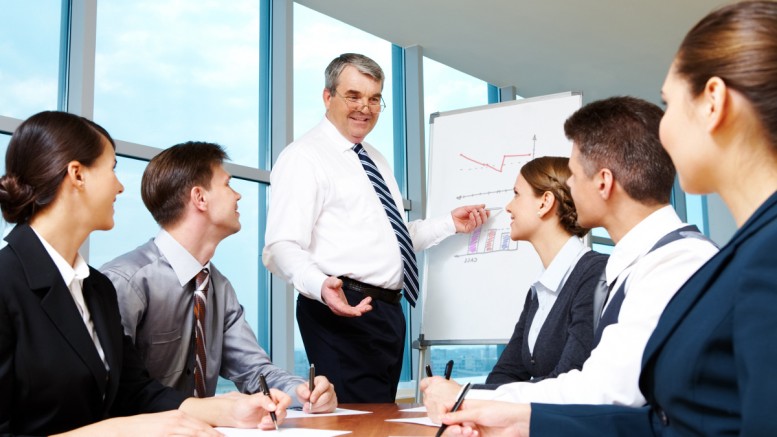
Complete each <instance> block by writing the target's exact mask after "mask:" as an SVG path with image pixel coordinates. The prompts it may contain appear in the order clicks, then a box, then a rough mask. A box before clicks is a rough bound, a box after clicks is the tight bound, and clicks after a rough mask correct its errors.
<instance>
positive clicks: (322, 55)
mask: <svg viewBox="0 0 777 437" xmlns="http://www.w3.org/2000/svg"><path fill="white" fill-rule="evenodd" d="M349 52H350V53H361V54H364V55H366V56H369V57H370V58H372V59H373V60H374V61H375V62H377V63H378V64H379V65H380V66H381V68H382V69H383V74H384V75H385V78H386V79H385V81H384V83H383V100H385V102H386V105H387V108H386V109H385V110H384V111H383V112H382V113H381V115H380V119H379V120H378V123H377V124H376V125H375V129H373V131H372V132H371V133H370V134H369V135H368V136H367V142H369V143H370V144H372V145H373V146H374V147H375V148H377V149H378V150H379V151H380V153H382V154H383V156H384V157H385V158H386V159H387V160H388V162H389V164H390V165H391V166H392V168H393V166H394V134H393V129H394V127H393V125H394V123H393V120H392V110H391V108H392V106H391V105H392V103H393V102H392V92H391V90H392V80H391V65H392V64H391V43H389V42H388V41H385V40H382V39H380V38H377V37H375V36H373V35H370V34H368V33H365V32H362V31H361V30H358V29H356V28H354V27H351V26H349V25H347V24H345V23H342V22H341V21H337V20H335V19H333V18H331V17H328V16H326V15H323V14H320V13H318V12H315V11H313V10H311V9H309V8H306V7H304V6H301V5H299V4H297V3H295V4H294V138H298V137H300V136H301V135H303V134H304V133H305V132H307V131H308V130H310V129H312V128H313V127H314V126H316V125H317V124H318V123H319V122H320V121H321V119H322V117H323V116H324V112H325V107H324V101H323V90H324V70H325V69H326V67H327V65H329V62H331V61H332V59H334V58H335V57H337V56H338V55H340V54H342V53H349ZM295 302H296V294H295ZM308 367H309V365H308V360H307V356H306V355H305V349H304V346H303V344H302V338H301V337H300V335H299V327H298V326H297V323H296V320H295V323H294V373H295V374H297V375H300V376H303V377H306V376H307V372H308Z"/></svg>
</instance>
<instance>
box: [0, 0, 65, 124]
mask: <svg viewBox="0 0 777 437" xmlns="http://www.w3.org/2000/svg"><path fill="white" fill-rule="evenodd" d="M61 5H62V1H61V0H28V1H4V2H2V7H0V9H1V10H2V11H3V12H2V17H3V24H2V25H0V59H2V62H0V83H2V86H0V115H4V116H6V117H14V118H21V119H25V118H27V117H29V116H30V115H32V114H35V113H37V112H40V111H43V110H53V109H57V81H58V72H59V34H60V14H61Z"/></svg>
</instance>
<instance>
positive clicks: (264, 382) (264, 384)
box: [259, 373, 278, 431]
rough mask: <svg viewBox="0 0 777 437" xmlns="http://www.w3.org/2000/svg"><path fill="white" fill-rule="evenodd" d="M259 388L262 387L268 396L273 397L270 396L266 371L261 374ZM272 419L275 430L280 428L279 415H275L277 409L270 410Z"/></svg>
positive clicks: (263, 392)
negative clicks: (265, 377) (265, 375)
mask: <svg viewBox="0 0 777 437" xmlns="http://www.w3.org/2000/svg"><path fill="white" fill-rule="evenodd" d="M259 388H261V389H262V394H264V395H265V396H267V397H268V398H270V399H272V398H271V397H270V389H269V388H267V380H266V379H264V373H260V374H259ZM270 419H272V423H273V425H275V430H276V431H277V430H278V416H276V415H275V411H270Z"/></svg>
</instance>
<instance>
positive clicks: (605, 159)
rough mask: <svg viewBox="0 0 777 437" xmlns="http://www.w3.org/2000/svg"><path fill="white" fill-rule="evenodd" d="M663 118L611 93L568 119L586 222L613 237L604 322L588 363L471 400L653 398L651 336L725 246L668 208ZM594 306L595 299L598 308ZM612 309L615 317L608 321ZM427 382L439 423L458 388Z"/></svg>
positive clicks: (575, 186) (627, 401) (635, 402)
mask: <svg viewBox="0 0 777 437" xmlns="http://www.w3.org/2000/svg"><path fill="white" fill-rule="evenodd" d="M662 115H663V111H662V110H661V109H660V108H659V107H657V106H656V105H654V104H652V103H649V102H646V101H644V100H640V99H636V98H632V97H613V98H610V99H605V100H600V101H597V102H593V103H590V104H588V105H586V106H584V107H583V108H581V109H580V110H578V111H577V112H576V113H574V114H573V115H572V116H571V117H570V118H569V119H568V120H567V121H566V123H565V124H564V131H565V133H566V135H567V137H568V138H569V139H570V140H572V142H573V146H572V155H571V157H570V159H569V168H570V170H571V171H572V176H571V177H570V178H569V179H568V181H567V184H568V185H569V187H570V190H571V192H572V198H573V199H574V201H575V205H576V206H577V214H578V222H579V223H580V225H581V226H584V227H587V228H595V227H599V226H601V227H604V228H605V229H606V230H607V232H608V233H609V234H610V238H612V240H613V242H615V249H614V250H613V251H612V254H611V255H610V259H609V260H608V262H607V266H606V268H605V276H606V283H607V289H608V290H609V291H610V292H609V293H608V294H603V296H607V297H606V298H604V299H603V300H602V302H603V303H604V305H605V306H604V307H603V311H602V312H601V313H599V315H600V316H601V320H602V322H600V321H599V319H598V318H597V319H596V320H595V322H594V326H597V322H598V323H600V324H601V325H602V328H600V330H599V331H598V332H596V335H595V340H594V343H595V347H594V349H593V350H592V351H591V355H590V357H589V358H588V359H587V360H586V361H585V363H584V364H583V368H582V369H581V370H571V371H569V372H567V373H563V374H561V375H559V376H558V377H556V378H551V379H545V380H542V381H539V382H537V383H531V382H517V383H512V384H506V385H503V386H501V387H499V388H498V389H497V390H496V391H494V392H491V393H484V391H482V390H476V391H470V393H471V396H468V398H486V399H494V400H502V401H511V402H519V403H528V402H538V403H548V404H615V405H626V406H633V407H638V406H642V405H644V404H645V398H644V396H643V395H642V393H641V392H640V390H639V386H638V383H639V374H640V371H641V367H642V366H641V361H642V351H643V350H644V348H645V345H646V344H647V340H648V338H649V337H650V335H651V334H652V332H653V329H654V328H655V326H656V324H657V323H658V319H659V317H660V316H661V313H662V312H663V310H664V307H665V306H666V304H667V303H668V302H669V300H670V299H671V298H672V297H673V296H674V294H675V292H677V290H678V289H679V288H680V286H682V285H683V284H684V283H685V281H686V280H687V279H688V278H689V277H690V276H691V275H692V274H693V273H694V272H696V270H698V269H699V267H701V266H702V265H703V264H704V263H705V262H707V260H708V259H709V258H711V257H712V256H713V255H714V254H715V253H716V252H717V248H716V247H715V245H714V244H712V243H711V242H710V241H709V240H707V239H704V238H702V237H701V236H700V234H698V233H695V232H689V231H686V230H684V229H683V228H684V227H686V225H685V224H684V223H683V222H682V221H681V220H680V219H679V218H678V217H677V214H676V213H675V211H674V210H673V209H672V207H671V206H670V205H669V198H670V194H671V191H672V184H673V183H674V177H675V168H674V165H673V164H672V161H671V159H670V158H669V155H668V154H667V153H666V151H665V150H664V149H663V147H662V146H661V142H660V141H659V138H658V126H659V123H660V121H661V117H662ZM620 289H622V291H621V293H620V294H621V296H619V298H621V297H622V301H621V302H622V304H621V306H620V308H619V310H618V309H617V308H615V307H616V306H617V305H618V304H617V303H615V304H614V305H613V303H614V302H617V301H618V300H620V299H616V296H617V295H618V294H619V293H618V291H619V290H620ZM596 305H597V304H596V297H594V307H595V308H594V312H595V313H596V312H597V309H596ZM610 306H612V308H610ZM600 308H601V306H600ZM608 309H609V310H610V312H611V313H610V314H611V315H614V322H615V323H612V324H609V325H607V326H606V327H604V326H605V325H606V322H604V320H605V319H606V317H605V315H606V314H607V313H608ZM613 311H614V314H612V312H613ZM597 337H598V338H597ZM597 340H598V344H596V342H597ZM421 387H422V389H423V391H424V397H425V399H424V403H425V404H426V405H427V408H428V411H429V415H430V417H432V419H433V420H435V421H438V422H439V420H440V418H441V416H442V414H443V413H445V412H446V411H447V408H448V407H449V406H450V404H452V401H451V399H452V398H453V397H455V396H456V392H457V391H458V384H456V383H454V382H451V381H444V380H441V378H437V377H435V378H428V379H425V380H424V381H422V383H421Z"/></svg>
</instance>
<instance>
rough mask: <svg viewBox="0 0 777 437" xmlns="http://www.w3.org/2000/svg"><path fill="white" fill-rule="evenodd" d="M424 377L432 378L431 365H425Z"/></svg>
mask: <svg viewBox="0 0 777 437" xmlns="http://www.w3.org/2000/svg"><path fill="white" fill-rule="evenodd" d="M426 376H427V377H429V378H431V377H432V365H431V364H427V365H426Z"/></svg>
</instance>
